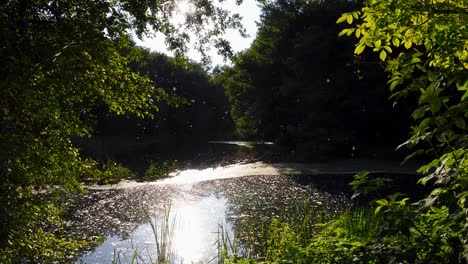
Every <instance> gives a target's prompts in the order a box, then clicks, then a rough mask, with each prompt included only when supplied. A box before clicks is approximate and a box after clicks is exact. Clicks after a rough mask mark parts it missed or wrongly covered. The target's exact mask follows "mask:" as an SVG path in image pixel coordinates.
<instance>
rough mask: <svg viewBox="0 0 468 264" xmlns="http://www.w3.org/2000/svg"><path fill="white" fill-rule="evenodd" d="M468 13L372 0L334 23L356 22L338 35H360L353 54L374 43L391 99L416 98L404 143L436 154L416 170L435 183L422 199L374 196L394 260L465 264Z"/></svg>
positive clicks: (384, 246) (461, 4) (456, 5)
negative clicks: (382, 64) (411, 124)
mask: <svg viewBox="0 0 468 264" xmlns="http://www.w3.org/2000/svg"><path fill="white" fill-rule="evenodd" d="M466 10H467V3H466V1H446V0H437V1H404V2H402V1H379V0H369V1H366V5H365V6H364V7H363V8H362V10H360V11H356V12H352V13H345V14H343V15H342V16H341V17H340V18H339V19H338V21H337V22H338V23H341V22H345V21H346V22H347V23H349V24H352V23H355V24H356V25H355V27H353V28H346V29H344V30H343V31H342V32H341V33H340V34H341V35H344V34H346V35H354V36H356V37H357V38H358V39H359V41H358V43H357V44H356V48H355V51H354V53H355V54H356V55H360V54H362V53H363V52H364V51H365V50H366V49H369V48H370V49H372V51H373V52H376V53H378V54H379V58H380V60H381V61H382V62H383V63H384V65H385V70H386V72H388V74H389V81H388V84H389V85H390V90H391V91H392V98H394V99H395V100H399V99H402V98H405V97H409V98H411V97H412V96H416V97H417V103H415V104H414V105H415V108H414V109H413V114H412V117H413V118H414V120H415V125H414V126H413V127H412V133H411V138H410V139H409V140H408V141H407V142H405V143H404V144H403V145H408V146H410V147H414V146H416V145H419V146H422V147H424V146H427V148H423V149H421V150H418V151H416V152H415V154H420V153H426V154H431V155H433V156H435V159H434V160H433V161H432V162H430V163H429V164H427V165H425V166H422V167H421V168H420V169H419V172H420V173H421V174H422V175H423V177H422V178H421V179H420V183H422V184H425V185H428V184H429V185H432V186H433V188H432V192H431V193H430V194H429V195H427V197H425V199H423V200H421V201H418V202H417V203H414V204H410V205H409V204H407V199H408V198H402V199H401V198H396V197H397V196H392V197H390V198H389V199H381V200H377V203H378V204H379V206H378V207H377V209H376V211H377V212H382V214H383V215H384V216H385V220H386V221H385V223H386V225H387V226H385V227H384V230H385V233H384V236H383V238H382V240H381V241H379V243H376V244H375V245H374V246H377V245H378V246H379V247H380V250H381V251H382V254H391V255H393V256H394V260H395V261H408V262H413V263H414V262H426V261H436V262H440V263H462V262H464V261H465V262H466V261H468V251H467V250H468V246H467V244H468V243H467V237H468V233H467V232H468V231H467V229H466V226H467V225H468V222H467V220H468V209H467V206H468V203H467V202H466V197H467V193H468V181H467V179H468V162H467V158H468V135H467V129H468V128H467V126H466V124H465V123H466V121H465V120H466V119H467V117H468V110H467V109H468V100H467V98H468V93H467V92H468V91H467V85H468V78H467V75H466V72H467V69H468V64H467V59H468V51H467V46H468V40H467V39H466V24H467V23H466V22H467V18H468V13H467V12H466ZM409 158H410V157H409ZM397 245H398V247H397Z"/></svg>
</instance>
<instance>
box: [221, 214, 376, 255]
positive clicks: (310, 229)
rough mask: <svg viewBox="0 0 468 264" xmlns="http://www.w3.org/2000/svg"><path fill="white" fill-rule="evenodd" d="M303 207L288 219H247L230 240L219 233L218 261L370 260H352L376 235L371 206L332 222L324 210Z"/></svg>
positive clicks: (374, 218)
mask: <svg viewBox="0 0 468 264" xmlns="http://www.w3.org/2000/svg"><path fill="white" fill-rule="evenodd" d="M303 209H304V210H303V211H301V213H300V214H295V215H294V217H291V218H289V219H281V218H274V219H272V220H271V221H270V222H265V220H258V219H257V220H255V219H247V220H246V222H245V224H244V228H243V229H242V230H241V231H240V232H239V233H238V234H237V235H236V236H235V237H234V239H229V237H227V238H226V235H223V236H222V238H223V240H221V241H222V242H223V243H222V247H221V250H220V256H219V257H218V262H219V263H289V262H294V263H304V264H305V263H372V262H370V261H365V260H364V259H360V260H359V259H356V256H359V255H361V256H362V255H364V254H363V253H364V252H365V246H366V245H367V244H368V243H369V242H371V241H373V240H375V239H376V238H377V236H378V229H379V224H380V223H381V222H382V217H380V216H376V215H374V213H373V210H372V209H370V208H365V209H357V210H355V211H349V212H345V213H343V214H341V215H340V217H338V218H337V219H334V220H333V221H332V219H333V216H331V215H330V214H326V212H324V213H325V214H321V212H319V211H317V210H316V209H314V208H313V207H310V206H307V205H306V206H305V207H303ZM317 215H323V216H322V217H316V216H317ZM310 220H312V221H310ZM233 246H234V247H233ZM368 260H370V259H368Z"/></svg>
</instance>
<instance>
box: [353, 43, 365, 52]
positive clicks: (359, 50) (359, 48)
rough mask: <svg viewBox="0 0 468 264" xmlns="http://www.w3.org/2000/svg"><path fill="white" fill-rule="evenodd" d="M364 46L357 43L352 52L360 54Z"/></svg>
mask: <svg viewBox="0 0 468 264" xmlns="http://www.w3.org/2000/svg"><path fill="white" fill-rule="evenodd" d="M365 48H366V46H365V45H363V44H359V45H358V46H357V47H356V49H355V50H354V54H356V55H359V54H361V53H362V52H363V51H364V49H365Z"/></svg>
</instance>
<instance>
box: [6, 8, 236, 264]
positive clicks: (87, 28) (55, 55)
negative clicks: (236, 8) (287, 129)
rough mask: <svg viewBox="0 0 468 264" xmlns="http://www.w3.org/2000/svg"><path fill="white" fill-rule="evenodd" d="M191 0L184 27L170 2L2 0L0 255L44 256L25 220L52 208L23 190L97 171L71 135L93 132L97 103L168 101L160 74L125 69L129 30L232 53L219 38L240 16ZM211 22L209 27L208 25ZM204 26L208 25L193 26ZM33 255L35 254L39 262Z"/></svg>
mask: <svg viewBox="0 0 468 264" xmlns="http://www.w3.org/2000/svg"><path fill="white" fill-rule="evenodd" d="M190 3H191V4H192V5H193V6H194V7H195V9H194V10H195V11H194V12H193V13H191V14H189V15H188V16H187V17H186V19H185V24H184V25H173V24H172V22H171V20H170V18H171V17H172V16H173V15H174V14H175V12H176V11H177V5H178V2H177V1H163V2H162V1H156V0H149V1H139V0H132V1H108V0H99V1H94V0H71V1H61V0H57V1H42V0H33V1H23V0H13V1H4V2H3V3H2V5H1V6H0V21H1V22H0V61H1V63H2V67H1V69H0V169H1V170H0V176H1V183H0V223H1V224H0V226H1V227H0V237H1V238H0V245H1V246H2V248H3V245H9V246H8V247H9V250H12V251H2V252H1V253H2V254H0V262H4V261H6V260H3V259H2V258H1V257H3V256H8V255H14V254H15V253H13V252H22V253H23V257H25V258H26V259H29V258H31V260H33V259H34V258H36V257H35V256H36V255H37V258H39V259H40V256H41V255H45V254H46V253H44V254H42V251H43V252H46V250H45V249H41V248H40V246H39V245H40V244H41V243H39V242H38V241H39V240H41V237H40V236H38V237H36V238H34V239H36V240H34V239H33V235H37V234H39V233H38V230H39V229H40V228H39V226H31V228H30V229H28V230H29V231H28V230H26V229H24V227H25V226H28V225H32V224H31V222H30V220H31V219H35V218H43V219H46V218H48V217H49V215H48V213H50V212H52V211H54V210H47V209H46V208H48V207H50V206H52V205H47V203H46V202H45V204H44V202H42V204H40V203H41V202H40V201H39V200H38V199H35V197H33V196H31V191H30V190H31V188H32V187H33V186H36V187H37V186H44V185H60V186H64V187H66V188H68V189H71V188H76V187H78V180H79V179H80V178H81V177H83V176H84V175H86V174H93V173H95V172H94V171H93V168H94V166H95V164H94V163H93V162H92V161H90V160H88V159H84V158H82V157H81V156H80V154H79V151H78V149H77V148H76V147H75V146H73V144H72V143H71V139H72V138H73V137H83V136H90V135H91V132H92V128H93V125H94V123H95V119H96V118H95V117H96V114H97V113H96V111H95V109H101V108H104V109H106V108H107V109H109V110H110V111H111V112H114V113H117V114H124V113H132V114H135V115H137V116H140V117H143V116H146V117H151V116H152V115H153V113H154V111H155V110H157V104H158V103H159V102H162V101H169V102H173V100H172V99H174V97H173V96H171V94H170V93H168V92H167V91H165V90H164V89H162V88H160V86H159V84H158V83H157V80H156V82H152V81H151V80H150V79H149V78H148V77H145V76H143V75H141V74H139V73H138V72H136V71H134V70H132V68H131V63H132V62H133V61H135V60H136V59H137V58H138V57H136V56H135V53H134V52H132V47H131V46H132V44H131V43H132V42H131V38H132V36H133V35H134V34H136V35H137V36H142V35H145V34H148V33H151V32H152V31H154V32H160V33H163V34H164V35H165V36H166V38H167V44H168V46H169V48H170V49H172V50H174V51H176V53H177V54H182V53H183V52H184V51H185V50H186V46H187V43H188V39H189V37H190V35H189V34H188V33H189V31H190V30H196V36H197V37H198V38H199V47H203V45H205V44H209V43H212V42H215V43H221V44H223V45H224V46H223V45H221V46H220V45H218V46H220V47H222V48H223V49H224V50H229V48H228V46H227V45H226V43H225V42H224V40H223V39H222V38H220V36H221V34H222V33H223V32H224V31H225V30H226V29H227V28H232V27H234V28H238V27H239V26H240V23H239V21H240V17H239V15H236V14H230V13H229V12H227V11H226V10H223V9H222V8H219V7H217V6H216V5H215V3H214V1H210V0H209V1H190ZM208 24H211V25H216V26H215V27H214V28H211V29H210V28H209V27H206V25H208ZM204 27H206V28H208V29H209V30H199V29H200V28H204ZM36 205H40V206H36ZM50 218H52V216H50ZM13 224H15V225H16V227H13ZM15 228H17V229H15ZM41 230H42V229H41ZM54 230H55V229H54V228H52V227H50V228H49V230H46V232H49V234H52V237H53V231H54ZM21 240H23V241H27V240H31V241H30V242H29V243H28V244H30V243H32V244H33V245H35V244H34V243H35V242H34V241H36V242H37V247H38V249H34V248H32V247H27V246H26V245H25V243H23V242H21V243H19V242H18V241H21ZM51 241H52V242H51V243H52V244H58V243H55V242H53V241H54V240H53V239H52V240H51ZM16 243H19V245H18V244H16ZM21 245H22V246H21ZM34 250H37V251H34ZM5 252H10V253H5ZM28 252H29V253H28ZM31 252H32V253H31ZM39 252H40V253H39ZM63 254H66V252H65V251H64V252H63ZM39 259H36V260H35V261H45V260H39Z"/></svg>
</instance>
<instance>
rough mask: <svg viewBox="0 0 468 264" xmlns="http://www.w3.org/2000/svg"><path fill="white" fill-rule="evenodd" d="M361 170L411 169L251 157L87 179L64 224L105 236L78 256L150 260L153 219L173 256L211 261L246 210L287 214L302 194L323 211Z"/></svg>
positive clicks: (333, 206)
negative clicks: (144, 176)
mask: <svg viewBox="0 0 468 264" xmlns="http://www.w3.org/2000/svg"><path fill="white" fill-rule="evenodd" d="M361 170H368V171H374V172H377V173H379V172H387V173H388V172H392V173H398V174H399V175H407V174H408V173H413V172H414V170H413V169H412V168H407V169H405V168H401V167H400V166H399V164H398V163H393V164H392V163H389V162H376V161H372V162H370V161H357V160H351V161H350V160H348V161H337V162H328V163H323V162H322V163H316V164H312V163H308V164H305V163H264V162H250V163H236V164H231V165H228V166H218V167H212V168H206V169H200V170H197V169H186V170H182V171H178V172H176V173H174V174H172V175H171V176H172V177H170V178H167V179H164V180H161V181H157V182H145V183H139V182H131V181H125V182H121V183H119V184H117V185H113V186H91V187H90V193H89V194H88V195H86V196H84V197H81V198H80V200H79V201H78V202H77V207H76V208H75V211H74V214H73V218H72V221H71V222H70V225H71V226H72V228H74V229H77V230H82V231H85V232H87V233H89V234H94V235H101V236H104V238H105V240H104V241H103V243H102V244H101V245H99V246H97V247H96V248H94V249H93V250H92V251H91V252H87V253H86V254H84V255H83V256H82V257H81V258H80V259H79V260H78V261H77V262H76V263H111V262H112V261H115V260H118V261H119V263H132V258H133V257H134V256H136V255H135V252H137V253H138V261H139V262H138V263H152V262H154V261H156V260H157V245H156V239H155V236H154V232H153V229H152V226H151V223H153V224H155V227H156V230H157V233H158V239H160V237H161V234H160V233H161V232H159V230H160V229H161V228H163V227H168V228H169V229H171V231H170V232H169V233H170V235H171V237H172V238H171V239H170V241H171V245H170V250H169V251H170V255H171V258H170V259H171V263H200V262H203V263H216V257H217V253H218V246H219V244H218V242H219V237H220V234H221V232H223V233H227V234H228V235H229V236H230V237H232V236H233V233H234V230H237V229H239V228H240V226H242V222H243V221H244V219H245V218H246V217H255V218H260V219H263V218H264V219H269V218H272V217H277V216H282V215H283V216H284V215H291V214H293V213H294V211H295V210H296V208H297V206H298V205H301V204H304V203H305V202H306V201H307V202H308V203H310V204H311V205H312V206H313V207H317V208H319V209H323V210H325V211H326V212H327V213H328V214H338V213H339V212H341V211H343V210H345V209H347V208H350V207H351V206H352V205H353V202H352V201H351V199H350V197H351V192H350V188H349V187H348V185H347V184H348V183H349V181H350V180H351V179H352V175H353V174H354V173H355V172H358V171H361ZM168 208H170V209H169V210H168ZM145 211H146V212H147V213H145ZM166 212H169V213H168V214H167V215H166ZM165 215H166V216H167V217H165ZM165 220H166V223H165V222H164V221H165ZM169 229H168V230H169ZM162 233H163V234H164V232H162Z"/></svg>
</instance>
